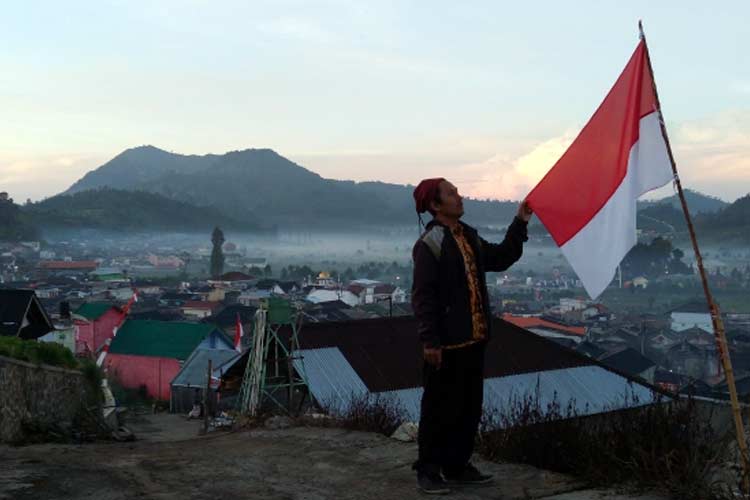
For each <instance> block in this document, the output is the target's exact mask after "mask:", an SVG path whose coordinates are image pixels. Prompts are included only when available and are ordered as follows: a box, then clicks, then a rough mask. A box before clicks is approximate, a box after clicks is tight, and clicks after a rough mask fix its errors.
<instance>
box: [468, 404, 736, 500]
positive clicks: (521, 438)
mask: <svg viewBox="0 0 750 500" xmlns="http://www.w3.org/2000/svg"><path fill="white" fill-rule="evenodd" d="M655 399H656V402H655V403H654V404H649V405H647V406H640V407H638V408H633V409H630V410H624V411H614V412H609V413H606V414H598V415H592V416H588V417H586V416H584V417H579V416H578V415H576V411H575V405H574V404H573V403H571V404H569V405H567V406H566V407H565V408H564V409H563V408H561V406H560V405H559V404H558V403H557V402H553V403H550V404H548V405H546V406H543V405H541V404H540V401H539V393H538V392H537V393H536V394H533V395H527V396H525V397H523V398H516V399H514V400H512V401H511V402H510V405H509V407H508V408H509V409H508V410H507V412H506V413H502V414H501V413H494V414H490V415H485V416H484V420H483V423H482V428H481V432H480V437H479V451H480V453H482V454H483V455H484V456H486V457H487V458H488V459H490V460H494V461H508V462H521V463H527V464H530V465H533V466H535V467H539V468H542V469H548V470H554V471H557V472H563V473H568V474H573V475H576V476H579V477H581V478H582V479H584V480H586V481H587V482H589V483H590V484H591V485H592V486H611V485H612V484H618V483H619V484H624V485H630V486H633V487H635V488H636V489H654V490H660V491H665V492H666V493H667V494H669V495H670V496H671V497H672V498H674V499H683V500H698V499H700V500H708V499H720V498H728V497H729V496H728V494H727V492H728V487H735V486H736V485H719V484H713V483H712V480H711V475H712V473H713V471H715V468H716V467H717V466H718V465H719V463H720V462H721V456H720V455H721V454H722V453H720V452H721V450H719V449H717V446H716V441H717V440H716V435H715V433H714V431H713V429H712V426H711V423H710V420H711V417H710V415H709V416H707V415H705V414H701V413H700V412H699V411H698V408H697V406H696V404H695V401H694V400H693V399H692V398H688V399H685V400H679V401H671V400H668V401H665V400H662V398H661V397H660V396H657V397H656V398H655ZM636 403H637V401H636ZM631 406H632V405H631Z"/></svg>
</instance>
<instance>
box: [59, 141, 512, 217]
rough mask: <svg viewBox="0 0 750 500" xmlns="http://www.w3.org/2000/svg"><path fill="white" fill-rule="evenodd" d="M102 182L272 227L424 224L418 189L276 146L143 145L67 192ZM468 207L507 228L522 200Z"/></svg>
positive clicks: (477, 202)
mask: <svg viewBox="0 0 750 500" xmlns="http://www.w3.org/2000/svg"><path fill="white" fill-rule="evenodd" d="M102 187H109V188H114V189H120V190H137V191H148V192H152V193H157V194H159V195H161V196H163V197H165V198H169V199H173V200H191V202H192V203H195V204H198V205H204V206H213V207H215V208H216V209H218V210H219V211H221V212H222V213H223V214H225V215H226V216H228V217H231V218H233V219H237V220H245V219H248V218H251V219H254V220H258V221H262V224H263V225H264V226H279V227H290V228H293V227H305V228H319V229H330V230H355V229H361V228H363V226H391V225H412V224H415V223H416V214H415V213H414V205H413V200H412V190H413V186H404V185H397V184H387V183H383V182H353V181H340V180H332V179H325V178H323V177H321V176H320V175H318V174H316V173H314V172H311V171H310V170H307V169H305V168H304V167H302V166H300V165H297V164H296V163H294V162H292V161H290V160H288V159H286V158H284V157H283V156H281V155H279V154H277V153H276V152H275V151H272V150H270V149H248V150H244V151H233V152H229V153H226V154H224V155H206V156H184V155H178V154H174V153H169V152H166V151H162V150H160V149H158V148H155V147H153V146H143V147H138V148H134V149H129V150H127V151H124V152H123V153H121V154H119V155H117V157H115V158H113V159H112V160H111V161H109V162H107V163H105V164H104V165H102V166H101V167H99V168H98V169H96V170H94V171H92V172H89V173H88V174H86V175H85V176H84V177H83V178H82V179H80V180H79V181H78V182H76V183H75V184H73V185H72V186H71V187H70V189H69V190H68V191H67V192H66V193H76V192H79V191H81V190H86V189H93V188H102ZM465 207H466V218H467V220H468V221H469V222H470V223H474V224H478V225H496V226H501V225H506V224H508V223H509V221H510V220H511V218H512V217H513V214H514V213H515V210H516V202H499V201H492V202H487V201H480V200H466V202H465Z"/></svg>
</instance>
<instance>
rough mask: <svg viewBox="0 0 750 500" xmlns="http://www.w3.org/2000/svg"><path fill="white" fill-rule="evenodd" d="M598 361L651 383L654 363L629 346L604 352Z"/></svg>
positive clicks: (654, 368)
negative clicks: (611, 351)
mask: <svg viewBox="0 0 750 500" xmlns="http://www.w3.org/2000/svg"><path fill="white" fill-rule="evenodd" d="M599 361H601V362H602V363H604V364H605V365H607V366H609V367H610V368H614V369H615V370H619V371H620V372H623V373H627V374H630V375H632V376H634V377H639V378H642V379H643V380H645V381H647V382H649V383H653V382H654V372H655V371H656V364H655V363H654V362H653V361H651V360H650V359H648V358H647V357H646V356H644V355H642V354H641V353H639V352H638V351H636V350H635V349H633V348H631V347H626V348H624V349H621V350H619V351H617V352H614V353H609V354H605V355H603V356H602V357H600V358H599Z"/></svg>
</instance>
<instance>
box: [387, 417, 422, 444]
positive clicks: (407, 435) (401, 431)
mask: <svg viewBox="0 0 750 500" xmlns="http://www.w3.org/2000/svg"><path fill="white" fill-rule="evenodd" d="M418 433H419V426H418V425H417V424H415V423H414V422H404V423H402V424H401V425H399V426H398V429H396V430H395V431H393V434H391V438H393V439H396V440H398V441H403V442H404V443H411V442H414V441H416V440H417V434H418Z"/></svg>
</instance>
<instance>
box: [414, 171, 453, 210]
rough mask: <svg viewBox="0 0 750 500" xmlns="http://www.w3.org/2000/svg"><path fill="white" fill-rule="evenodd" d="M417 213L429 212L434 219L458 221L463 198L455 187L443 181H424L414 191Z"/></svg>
mask: <svg viewBox="0 0 750 500" xmlns="http://www.w3.org/2000/svg"><path fill="white" fill-rule="evenodd" d="M414 201H415V202H416V208H417V213H420V214H421V213H423V212H430V213H431V214H432V216H433V217H435V218H436V219H447V220H458V219H460V218H461V216H462V215H463V214H464V204H463V198H462V197H461V195H460V194H459V193H458V189H457V188H456V186H454V185H453V184H451V183H450V182H448V181H447V180H445V179H443V178H442V177H438V178H434V179H425V180H423V181H422V182H420V183H419V185H418V186H417V188H416V189H415V190H414Z"/></svg>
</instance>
